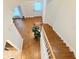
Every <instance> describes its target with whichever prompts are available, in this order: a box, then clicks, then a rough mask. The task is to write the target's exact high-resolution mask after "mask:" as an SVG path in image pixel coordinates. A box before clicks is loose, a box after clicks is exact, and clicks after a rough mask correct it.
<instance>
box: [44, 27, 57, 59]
mask: <svg viewBox="0 0 79 59" xmlns="http://www.w3.org/2000/svg"><path fill="white" fill-rule="evenodd" d="M43 33H44V36H45V41H46V43H47V45H48V47H49V50H50V52H51V55H52V57H53V59H56V57H55V55H54V52H53V50H52V48H51V45H50V43H49V41H48V38H47V36H46V33H45V30H44V28H43Z"/></svg>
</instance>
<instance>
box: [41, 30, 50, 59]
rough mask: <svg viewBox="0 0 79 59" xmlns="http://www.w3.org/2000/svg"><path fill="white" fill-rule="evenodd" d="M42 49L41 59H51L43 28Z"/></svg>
mask: <svg viewBox="0 0 79 59" xmlns="http://www.w3.org/2000/svg"><path fill="white" fill-rule="evenodd" d="M40 49H41V59H49V56H48V52H47V48H46V42H45V37H44V33H43V30H41V38H40Z"/></svg>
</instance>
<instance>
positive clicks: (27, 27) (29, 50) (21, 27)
mask: <svg viewBox="0 0 79 59" xmlns="http://www.w3.org/2000/svg"><path fill="white" fill-rule="evenodd" d="M41 22H42V18H40V17H33V18H26V19H25V20H23V21H21V20H15V21H14V24H15V26H16V28H17V29H18V31H19V33H20V34H21V36H22V38H23V48H22V59H41V58H40V41H39V40H37V39H35V38H34V36H33V32H32V26H33V24H35V23H36V24H37V25H38V26H39V24H40V23H41Z"/></svg>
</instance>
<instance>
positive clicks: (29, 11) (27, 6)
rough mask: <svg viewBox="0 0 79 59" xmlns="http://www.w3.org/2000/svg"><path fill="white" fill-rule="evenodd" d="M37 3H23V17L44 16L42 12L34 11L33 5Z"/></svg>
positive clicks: (34, 0)
mask: <svg viewBox="0 0 79 59" xmlns="http://www.w3.org/2000/svg"><path fill="white" fill-rule="evenodd" d="M35 2H36V0H32V1H27V0H26V1H25V2H23V4H21V6H22V11H23V15H24V16H25V17H33V16H41V15H42V11H41V12H35V11H34V10H33V4H34V3H35ZM39 2H42V1H39Z"/></svg>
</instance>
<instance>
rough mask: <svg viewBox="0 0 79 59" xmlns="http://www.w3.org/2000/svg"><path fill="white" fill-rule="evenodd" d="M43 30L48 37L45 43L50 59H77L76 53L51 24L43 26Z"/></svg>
mask: <svg viewBox="0 0 79 59" xmlns="http://www.w3.org/2000/svg"><path fill="white" fill-rule="evenodd" d="M43 28H44V31H45V34H46V37H47V39H46V40H45V42H46V47H47V52H48V55H49V59H76V58H75V56H74V53H73V52H72V51H70V50H69V47H68V46H66V44H65V43H64V42H63V40H62V39H61V38H60V37H59V36H58V35H57V33H56V32H55V31H54V30H53V28H52V27H51V26H50V25H49V24H43Z"/></svg>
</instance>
